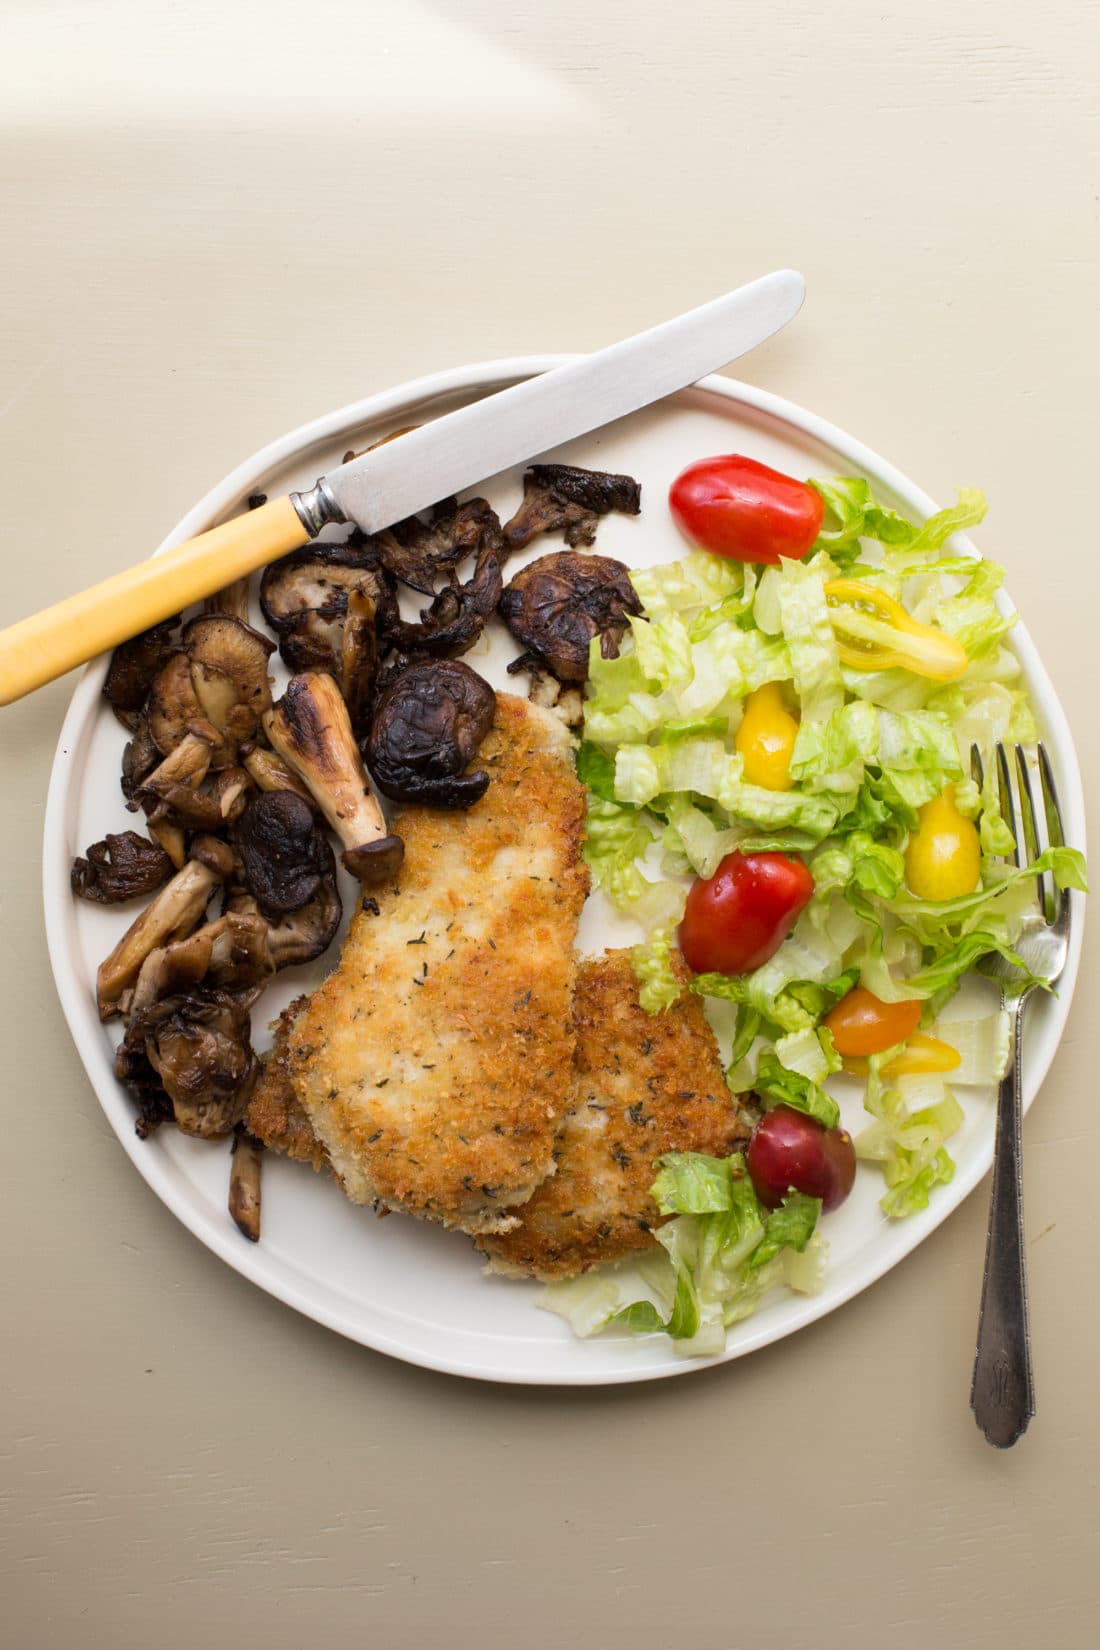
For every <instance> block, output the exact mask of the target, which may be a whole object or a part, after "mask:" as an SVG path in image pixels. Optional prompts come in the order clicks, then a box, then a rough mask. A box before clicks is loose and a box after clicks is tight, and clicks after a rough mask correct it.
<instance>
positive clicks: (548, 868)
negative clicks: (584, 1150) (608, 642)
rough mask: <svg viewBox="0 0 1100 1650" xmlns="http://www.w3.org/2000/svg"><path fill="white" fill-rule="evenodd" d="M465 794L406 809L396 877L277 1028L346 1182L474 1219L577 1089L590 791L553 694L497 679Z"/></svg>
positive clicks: (510, 1218)
mask: <svg viewBox="0 0 1100 1650" xmlns="http://www.w3.org/2000/svg"><path fill="white" fill-rule="evenodd" d="M477 761H478V765H479V766H480V767H484V768H487V769H488V771H489V774H490V784H489V788H488V790H487V792H486V793H485V795H484V797H482V799H481V800H480V801H479V802H477V803H476V804H475V805H474V806H473V807H472V808H470V809H468V810H466V811H464V812H453V813H452V812H445V811H442V810H440V809H431V808H425V807H419V806H410V807H407V808H404V809H402V810H401V811H400V812H399V813H397V814H396V815H395V818H394V822H393V828H394V829H395V830H396V831H398V832H399V833H400V834H401V836H402V837H403V838H404V840H405V861H404V864H403V866H402V868H401V873H400V878H399V881H398V885H397V887H395V888H393V889H388V888H387V889H383V890H377V891H376V895H377V903H378V908H379V909H378V913H377V915H375V914H373V913H372V912H371V911H370V910H369V909H366V908H364V909H361V910H360V911H359V912H357V913H356V915H355V917H354V918H353V920H352V924H351V927H350V929H349V932H348V937H347V939H346V941H345V943H344V949H343V953H342V955H341V958H340V962H339V964H338V966H337V967H336V969H335V971H334V972H333V973H332V974H331V975H330V976H329V978H328V979H327V980H326V981H325V983H324V984H323V985H322V986H321V987H320V989H319V990H318V991H317V992H316V993H315V994H314V996H313V997H312V998H311V999H310V1001H309V1002H308V1003H307V1004H306V1006H305V1007H304V1008H303V1009H302V1010H301V1012H300V1014H299V1015H298V1016H297V1018H296V1020H295V1023H294V1027H293V1031H292V1033H291V1034H290V1035H289V1036H288V1038H287V1039H286V1045H287V1053H286V1067H287V1070H288V1073H289V1076H290V1080H291V1082H292V1085H293V1089H294V1094H295V1096H296V1098H297V1100H298V1102H299V1104H300V1106H301V1108H302V1110H303V1112H304V1113H305V1115H306V1117H307V1118H308V1120H309V1123H310V1126H311V1128H312V1131H313V1133H314V1135H315V1136H316V1138H317V1140H318V1141H319V1143H320V1144H321V1146H322V1147H323V1148H324V1150H325V1152H326V1154H327V1156H328V1159H329V1162H330V1163H331V1165H332V1168H333V1171H334V1172H335V1174H336V1175H337V1177H338V1179H339V1180H340V1181H341V1183H342V1185H343V1187H344V1189H345V1191H346V1192H347V1194H348V1196H349V1197H350V1198H352V1200H353V1201H354V1202H357V1203H369V1202H378V1203H382V1204H384V1205H386V1206H388V1207H390V1208H394V1209H403V1210H405V1211H407V1212H408V1213H410V1214H414V1215H419V1216H421V1217H423V1218H426V1219H431V1220H439V1221H442V1222H443V1223H444V1224H445V1225H447V1226H456V1227H460V1228H462V1229H463V1230H466V1231H470V1232H478V1231H490V1230H494V1229H502V1228H505V1227H507V1226H508V1225H509V1224H511V1223H513V1222H514V1220H515V1208H516V1206H517V1205H518V1204H521V1203H523V1202H525V1201H526V1199H527V1198H529V1197H530V1196H531V1193H532V1192H533V1191H534V1190H535V1187H536V1186H538V1185H539V1184H540V1182H541V1181H542V1180H544V1179H545V1178H546V1176H547V1174H549V1173H550V1172H551V1171H552V1169H553V1166H554V1161H553V1144H554V1136H555V1133H556V1130H557V1125H558V1122H559V1119H560V1118H561V1115H562V1113H563V1112H564V1111H565V1109H566V1108H567V1106H568V1105H569V1104H570V1101H571V1098H572V1086H571V1085H572V1072H573V1050H574V1043H575V1035H574V1031H573V1017H572V1000H573V985H574V979H575V975H576V959H575V957H574V953H573V941H574V937H575V935H576V930H577V923H578V920H579V918H580V911H581V906H582V905H583V903H584V898H585V895H586V893H587V891H588V875H587V871H586V869H585V867H584V864H583V861H582V859H581V844H582V840H583V831H584V813H585V793H584V789H583V787H582V786H581V784H580V782H579V781H578V780H577V777H576V774H575V772H574V769H573V763H572V759H571V752H570V741H569V736H568V733H567V732H566V730H565V728H564V727H563V726H562V724H561V722H560V721H559V720H558V719H557V718H556V717H554V716H552V715H551V714H550V713H549V712H547V711H544V710H540V709H539V708H538V707H536V706H534V705H532V704H530V703H528V701H526V700H522V699H517V698H515V697H514V696H512V695H511V694H499V695H498V696H497V710H496V716H495V719H494V722H493V725H492V727H491V729H490V731H489V733H488V735H487V736H486V738H485V740H484V742H483V744H482V746H481V750H480V752H479V754H478V758H477Z"/></svg>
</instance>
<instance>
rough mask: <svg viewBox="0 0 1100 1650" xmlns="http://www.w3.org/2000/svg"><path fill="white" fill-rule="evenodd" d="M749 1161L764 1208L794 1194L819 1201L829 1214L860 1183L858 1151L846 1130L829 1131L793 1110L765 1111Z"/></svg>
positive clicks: (755, 1131)
mask: <svg viewBox="0 0 1100 1650" xmlns="http://www.w3.org/2000/svg"><path fill="white" fill-rule="evenodd" d="M745 1162H746V1165H747V1167H748V1171H749V1175H750V1177H751V1179H752V1184H753V1190H754V1191H755V1193H756V1195H757V1197H758V1198H759V1199H760V1201H761V1203H762V1204H763V1205H764V1207H765V1208H766V1209H776V1208H778V1207H779V1205H780V1203H782V1201H783V1199H784V1198H785V1197H786V1195H787V1193H788V1192H789V1191H791V1190H792V1189H793V1190H794V1191H796V1192H805V1194H806V1196H807V1197H819V1198H820V1199H821V1206H822V1209H823V1211H825V1212H826V1213H827V1212H828V1211H829V1210H830V1209H835V1208H836V1207H837V1206H838V1204H841V1203H843V1202H844V1199H845V1198H846V1197H847V1196H848V1193H849V1192H850V1191H851V1189H852V1183H853V1181H854V1180H855V1178H856V1151H855V1147H854V1146H853V1145H852V1137H851V1135H850V1134H849V1133H848V1131H847V1129H827V1128H826V1127H825V1126H824V1124H823V1123H819V1122H818V1121H817V1119H816V1117H807V1116H806V1114H805V1112H801V1111H795V1109H794V1107H793V1106H776V1108H775V1110H774V1111H769V1112H765V1114H764V1116H763V1117H762V1118H761V1119H760V1121H759V1123H758V1124H757V1125H756V1128H755V1129H754V1131H753V1136H752V1139H751V1140H750V1141H749V1149H748V1151H747V1152H746V1154H745Z"/></svg>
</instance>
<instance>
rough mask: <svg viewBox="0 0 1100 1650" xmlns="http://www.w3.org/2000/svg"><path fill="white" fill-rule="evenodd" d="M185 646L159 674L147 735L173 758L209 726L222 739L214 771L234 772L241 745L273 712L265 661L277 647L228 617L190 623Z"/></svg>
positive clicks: (214, 758)
mask: <svg viewBox="0 0 1100 1650" xmlns="http://www.w3.org/2000/svg"><path fill="white" fill-rule="evenodd" d="M181 643H182V646H183V649H184V651H183V652H182V653H177V654H176V655H175V656H174V657H173V658H171V659H170V660H169V661H168V663H167V665H165V666H164V668H163V669H162V670H161V671H160V672H158V674H157V676H156V678H155V679H154V681H153V685H152V688H151V689H150V694H149V703H148V709H147V715H148V719H149V732H150V734H151V735H152V739H153V742H154V744H155V745H156V747H157V749H158V750H159V751H160V752H161V754H162V755H163V756H169V755H171V753H172V752H173V751H174V750H175V749H176V747H177V745H180V744H182V743H183V741H184V739H185V738H186V737H187V735H188V734H189V733H190V732H191V731H192V729H193V728H194V727H195V725H196V724H198V723H201V722H205V723H207V724H209V725H211V726H212V727H213V728H214V729H215V730H216V732H217V735H218V743H217V745H216V746H215V747H214V749H213V751H212V753H211V759H210V766H211V767H212V768H214V769H218V768H225V767H230V766H232V764H233V763H234V762H235V761H236V755H237V748H238V746H239V745H240V744H241V742H242V741H243V740H245V739H248V738H249V737H250V736H251V735H252V734H253V733H255V731H256V728H257V727H258V725H259V722H260V719H261V717H262V716H263V715H264V713H265V712H266V711H268V710H270V708H271V685H270V682H269V681H268V675H267V661H268V657H269V655H270V654H271V653H272V652H273V650H274V643H273V642H271V641H269V640H268V638H267V637H266V636H261V635H260V634H259V632H258V631H256V630H253V629H252V628H251V627H250V626H249V625H246V624H242V623H241V622H240V620H239V619H232V618H229V617H228V616H227V615H225V614H207V615H203V616H201V617H199V618H197V619H192V620H191V622H190V624H189V625H187V626H186V627H185V629H184V631H183V635H182V637H181Z"/></svg>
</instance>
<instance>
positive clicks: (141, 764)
mask: <svg viewBox="0 0 1100 1650" xmlns="http://www.w3.org/2000/svg"><path fill="white" fill-rule="evenodd" d="M160 760H161V755H160V751H159V750H158V749H157V747H156V745H155V744H154V742H153V736H152V734H151V733H150V732H149V719H148V717H147V715H146V713H145V712H144V711H138V712H137V713H136V714H135V715H134V717H133V727H132V729H131V737H130V739H129V740H128V742H127V744H126V748H125V750H124V751H123V753H122V779H121V781H120V783H121V785H122V794H123V796H124V797H125V798H126V800H127V801H129V800H130V798H131V797H132V796H133V794H134V792H135V791H136V790H137V788H138V786H139V785H140V784H141V782H142V780H143V779H145V777H146V776H147V775H148V774H151V773H152V771H153V769H154V768H155V767H156V766H157V764H158V763H159V762H160Z"/></svg>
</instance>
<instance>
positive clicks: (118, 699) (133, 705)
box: [103, 614, 180, 731]
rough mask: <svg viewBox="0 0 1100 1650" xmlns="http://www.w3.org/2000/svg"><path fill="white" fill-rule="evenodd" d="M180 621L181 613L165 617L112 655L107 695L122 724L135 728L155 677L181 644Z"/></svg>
mask: <svg viewBox="0 0 1100 1650" xmlns="http://www.w3.org/2000/svg"><path fill="white" fill-rule="evenodd" d="M179 622H180V621H179V615H178V614H177V615H176V617H175V618H173V619H164V620H163V621H162V622H161V623H160V624H155V625H153V627H152V628H151V629H150V630H143V631H142V632H141V634H140V635H139V636H132V637H131V638H130V640H129V641H127V642H120V643H119V645H118V647H116V648H115V651H114V652H113V653H112V654H111V662H110V664H109V665H108V667H107V676H106V679H105V681H104V683H103V697H104V698H105V699H106V700H107V702H108V703H109V704H110V705H111V707H112V709H113V710H114V713H115V715H116V716H117V717H118V719H119V721H120V722H121V723H122V725H123V726H124V727H126V728H129V729H130V730H131V731H133V728H134V719H135V717H136V715H137V713H138V712H139V711H140V710H141V708H142V706H143V705H144V704H145V701H146V699H147V698H148V697H149V689H150V688H151V687H152V685H153V678H154V677H155V676H156V675H157V673H158V671H160V670H162V669H163V667H164V665H165V664H166V663H167V662H168V659H169V657H170V656H171V654H172V653H173V652H174V651H175V649H176V648H177V647H178V646H179V639H178V637H177V636H176V631H177V630H178V629H179Z"/></svg>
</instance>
